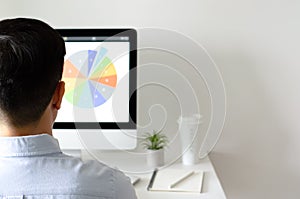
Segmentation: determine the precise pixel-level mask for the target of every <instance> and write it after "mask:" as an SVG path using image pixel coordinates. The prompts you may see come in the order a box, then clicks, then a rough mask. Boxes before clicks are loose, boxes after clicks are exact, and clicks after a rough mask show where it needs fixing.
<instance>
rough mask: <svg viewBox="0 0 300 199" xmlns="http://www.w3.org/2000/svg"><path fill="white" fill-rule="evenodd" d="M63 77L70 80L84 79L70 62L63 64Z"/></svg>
mask: <svg viewBox="0 0 300 199" xmlns="http://www.w3.org/2000/svg"><path fill="white" fill-rule="evenodd" d="M63 77H71V78H84V75H83V74H82V73H81V72H79V70H78V69H77V68H76V67H75V66H74V65H73V64H72V62H70V61H69V60H67V61H65V63H64V72H63Z"/></svg>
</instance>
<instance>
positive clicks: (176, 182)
mask: <svg viewBox="0 0 300 199" xmlns="http://www.w3.org/2000/svg"><path fill="white" fill-rule="evenodd" d="M203 176H204V172H203V171H200V170H190V169H189V170H187V169H168V168H167V169H163V170H155V171H154V172H153V174H152V177H151V180H150V182H149V185H148V188H147V189H148V190H149V191H170V192H173V191H174V192H194V193H201V190H202V182H203Z"/></svg>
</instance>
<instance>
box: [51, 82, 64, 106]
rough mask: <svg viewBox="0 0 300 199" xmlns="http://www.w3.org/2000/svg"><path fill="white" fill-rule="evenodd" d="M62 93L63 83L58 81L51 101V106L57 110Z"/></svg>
mask: <svg viewBox="0 0 300 199" xmlns="http://www.w3.org/2000/svg"><path fill="white" fill-rule="evenodd" d="M64 93H65V82H63V81H60V82H59V83H58V84H57V86H56V89H55V92H54V95H53V99H52V106H53V107H54V108H55V109H57V110H59V109H60V106H61V102H62V98H63V96H64Z"/></svg>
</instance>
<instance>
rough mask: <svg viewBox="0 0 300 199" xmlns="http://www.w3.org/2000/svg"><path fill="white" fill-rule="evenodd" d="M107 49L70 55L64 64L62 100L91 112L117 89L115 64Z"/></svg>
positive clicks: (101, 48)
mask: <svg viewBox="0 0 300 199" xmlns="http://www.w3.org/2000/svg"><path fill="white" fill-rule="evenodd" d="M106 54H107V49H106V48H104V47H100V48H99V49H97V50H84V51H79V52H76V53H74V54H72V55H71V56H70V57H69V58H68V59H67V60H66V61H65V63H64V72H63V81H65V83H66V85H65V90H66V92H65V99H66V100H67V101H68V102H70V103H71V104H73V105H74V106H77V107H81V108H94V107H98V106H100V105H102V104H104V103H105V102H106V101H107V100H108V99H109V98H110V97H111V96H112V94H113V92H114V90H115V88H116V86H117V73H116V69H115V66H114V64H113V63H112V61H111V60H110V58H109V57H107V56H106Z"/></svg>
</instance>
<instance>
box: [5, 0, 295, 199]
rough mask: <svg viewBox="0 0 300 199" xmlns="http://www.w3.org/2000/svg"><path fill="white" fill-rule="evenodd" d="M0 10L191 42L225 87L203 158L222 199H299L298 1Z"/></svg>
mask: <svg viewBox="0 0 300 199" xmlns="http://www.w3.org/2000/svg"><path fill="white" fill-rule="evenodd" d="M0 5H1V6H0V18H6V17H14V16H32V17H37V18H41V19H43V20H46V21H47V22H49V23H50V24H51V25H53V26H56V27H64V26H135V27H162V28H168V29H171V30H176V31H180V32H181V33H184V34H186V35H188V36H190V37H192V38H193V39H195V40H197V41H198V42H199V43H201V44H202V45H204V47H206V49H207V50H208V52H209V53H210V55H211V56H212V58H213V59H214V60H215V62H216V63H217V65H218V66H219V69H220V71H221V74H222V77H223V79H224V83H225V86H226V92H227V103H228V104H227V117H226V123H225V127H224V130H223V134H222V136H221V138H220V140H219V142H218V144H217V145H216V147H215V149H214V151H213V152H212V153H211V155H210V157H211V159H212V160H213V163H214V165H215V167H216V170H217V173H218V174H219V177H220V179H221V182H222V185H223V187H224V190H225V192H226V194H227V196H228V198H230V199H231V198H232V199H240V198H243V199H246V198H249V199H250V198H251V199H252V198H298V197H299V195H300V189H299V188H298V186H299V184H300V171H299V168H300V156H299V155H298V153H297V152H298V151H300V145H299V144H298V143H299V140H300V135H299V132H300V125H299V122H298V120H299V118H300V78H299V76H300V69H299V63H300V62H299V60H298V57H299V55H298V54H299V52H300V47H299V46H300V37H299V35H300V12H299V9H300V2H299V1H295V0H286V1H284V0H281V1H279V0H273V1H271V0H265V1H261V0H252V1H251V0H247V1H238V0H228V1H216V0H209V1H208V0H207V1H204V0H202V1H201V0H191V1H180V0H166V1H159V0H152V1H141V0H129V1H121V0H110V1H99V0H98V1H97V0H85V1H73V0H65V1H61V0H52V1H41V0H27V1H18V0H6V1H5V0H0Z"/></svg>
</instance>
